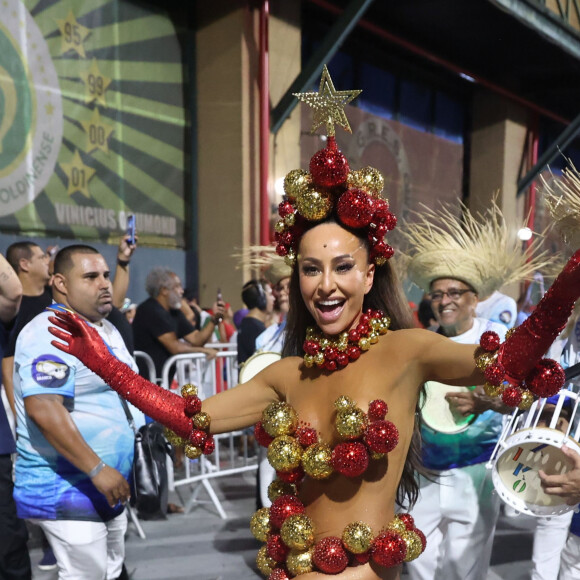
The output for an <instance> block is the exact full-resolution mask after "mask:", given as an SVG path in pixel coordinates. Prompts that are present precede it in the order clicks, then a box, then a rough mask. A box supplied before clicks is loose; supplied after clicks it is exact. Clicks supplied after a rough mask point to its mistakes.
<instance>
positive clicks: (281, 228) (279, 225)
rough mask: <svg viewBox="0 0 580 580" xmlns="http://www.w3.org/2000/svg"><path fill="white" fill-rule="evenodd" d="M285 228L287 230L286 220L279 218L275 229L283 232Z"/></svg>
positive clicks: (279, 232) (277, 231)
mask: <svg viewBox="0 0 580 580" xmlns="http://www.w3.org/2000/svg"><path fill="white" fill-rule="evenodd" d="M285 230H286V222H285V221H284V220H278V221H277V222H276V223H275V224H274V231H275V232H276V233H278V234H281V233H282V232H283V231H285Z"/></svg>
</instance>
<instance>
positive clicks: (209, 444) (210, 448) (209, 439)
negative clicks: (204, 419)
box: [201, 435, 215, 455]
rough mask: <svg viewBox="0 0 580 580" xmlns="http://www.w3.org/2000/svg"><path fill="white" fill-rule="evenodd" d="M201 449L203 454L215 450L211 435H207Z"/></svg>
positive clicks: (208, 453)
mask: <svg viewBox="0 0 580 580" xmlns="http://www.w3.org/2000/svg"><path fill="white" fill-rule="evenodd" d="M201 451H202V453H203V454H204V455H211V454H212V453H213V452H214V451H215V440H214V438H213V435H208V436H207V439H206V440H205V443H204V444H203V447H202V448H201Z"/></svg>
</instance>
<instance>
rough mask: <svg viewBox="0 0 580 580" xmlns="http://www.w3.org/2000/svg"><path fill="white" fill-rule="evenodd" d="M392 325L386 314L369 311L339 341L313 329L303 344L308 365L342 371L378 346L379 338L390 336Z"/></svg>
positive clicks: (309, 328) (305, 360)
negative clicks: (382, 335) (362, 354)
mask: <svg viewBox="0 0 580 580" xmlns="http://www.w3.org/2000/svg"><path fill="white" fill-rule="evenodd" d="M390 324H391V319H390V318H389V317H388V316H386V315H385V314H384V312H382V311H381V310H373V309H372V308H369V309H368V310H367V311H366V312H365V313H364V314H361V317H360V318H359V321H358V324H357V325H356V328H353V329H352V330H349V331H346V330H345V331H344V332H342V333H340V334H339V335H338V336H337V337H336V338H327V337H326V336H324V335H323V334H322V332H321V331H320V329H318V328H315V327H314V326H309V327H308V328H307V329H306V340H305V341H304V345H303V348H304V353H305V354H304V364H305V365H306V366H307V367H312V366H314V365H316V366H318V367H319V368H323V369H324V370H327V371H336V370H340V369H342V368H344V367H345V366H346V365H347V364H348V363H350V362H353V361H355V360H357V359H358V358H359V357H360V355H361V353H362V352H364V351H366V350H368V349H369V348H370V347H371V345H373V344H376V343H377V342H378V341H379V336H380V335H381V334H386V333H387V330H389V326H390Z"/></svg>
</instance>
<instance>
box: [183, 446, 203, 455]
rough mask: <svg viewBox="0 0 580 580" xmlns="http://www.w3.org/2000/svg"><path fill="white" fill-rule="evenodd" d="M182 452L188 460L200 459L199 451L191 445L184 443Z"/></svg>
mask: <svg viewBox="0 0 580 580" xmlns="http://www.w3.org/2000/svg"><path fill="white" fill-rule="evenodd" d="M183 451H184V453H185V455H186V457H187V458H188V459H199V458H200V457H201V449H200V448H199V447H198V446H197V445H193V443H186V444H185V447H184V448H183Z"/></svg>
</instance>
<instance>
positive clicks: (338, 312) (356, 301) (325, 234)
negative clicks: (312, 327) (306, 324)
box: [297, 223, 375, 335]
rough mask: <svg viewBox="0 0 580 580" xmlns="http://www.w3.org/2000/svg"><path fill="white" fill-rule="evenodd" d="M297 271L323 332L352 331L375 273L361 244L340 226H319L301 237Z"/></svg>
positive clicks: (304, 293)
mask: <svg viewBox="0 0 580 580" xmlns="http://www.w3.org/2000/svg"><path fill="white" fill-rule="evenodd" d="M297 267H298V274H299V281H300V293H301V294H302V299H303V300H304V304H305V305H306V308H307V309H308V311H309V312H310V314H311V315H312V316H313V318H314V320H315V322H316V324H317V325H318V327H319V328H320V330H321V331H322V332H323V333H325V334H327V335H336V334H339V333H341V332H343V331H344V330H350V329H351V328H353V327H354V326H355V325H356V323H357V321H358V318H359V316H360V314H361V312H362V308H363V300H364V297H365V295H366V294H367V293H368V292H369V290H370V289H371V287H372V285H373V278H374V272H375V266H374V264H370V263H369V259H368V251H367V249H366V247H365V246H364V244H363V243H362V241H361V240H360V239H359V238H357V237H356V236H355V235H353V234H352V233H350V232H349V231H347V230H345V229H344V228H342V227H340V226H339V225H338V224H335V223H324V224H321V225H318V226H316V227H314V228H312V229H311V230H309V231H308V232H306V233H305V234H304V235H303V236H302V239H301V240H300V246H299V251H298V263H297Z"/></svg>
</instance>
